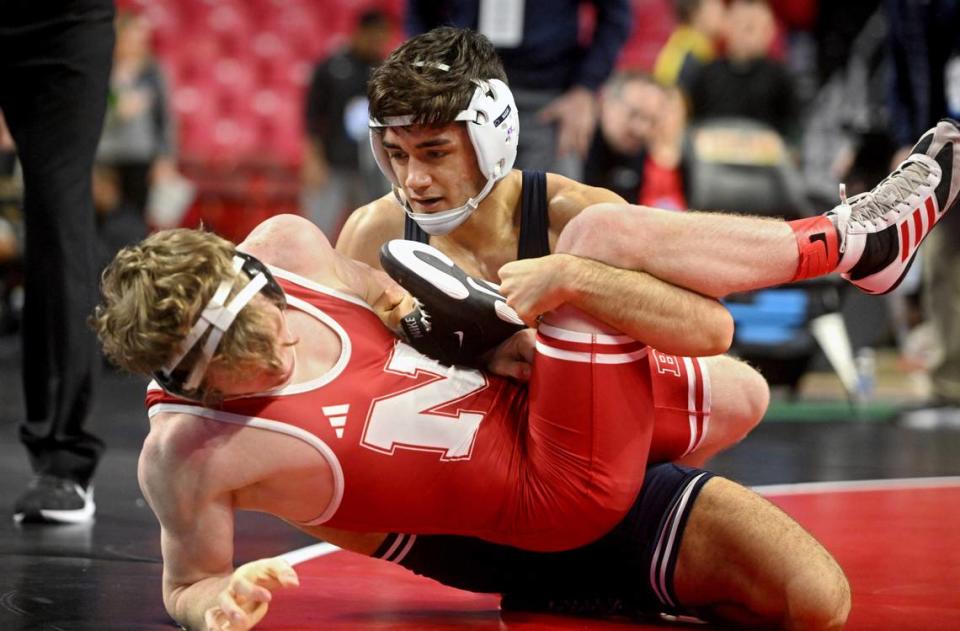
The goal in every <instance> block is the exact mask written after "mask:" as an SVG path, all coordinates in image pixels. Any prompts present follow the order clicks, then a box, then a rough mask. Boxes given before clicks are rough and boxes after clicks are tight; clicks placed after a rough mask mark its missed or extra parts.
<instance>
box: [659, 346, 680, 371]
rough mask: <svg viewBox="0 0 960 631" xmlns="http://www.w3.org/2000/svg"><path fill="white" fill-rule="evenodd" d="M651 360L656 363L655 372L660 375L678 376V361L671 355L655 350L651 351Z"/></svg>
mask: <svg viewBox="0 0 960 631" xmlns="http://www.w3.org/2000/svg"><path fill="white" fill-rule="evenodd" d="M653 361H654V362H655V363H656V364H657V372H658V373H660V374H661V375H668V374H669V375H673V376H674V377H679V376H680V363H679V362H678V361H677V358H676V357H674V356H673V355H667V354H666V353H661V352H660V351H657V350H655V351H653Z"/></svg>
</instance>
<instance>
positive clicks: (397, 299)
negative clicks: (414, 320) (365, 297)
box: [372, 281, 416, 333]
mask: <svg viewBox="0 0 960 631" xmlns="http://www.w3.org/2000/svg"><path fill="white" fill-rule="evenodd" d="M391 283H392V284H391V285H389V286H387V287H386V288H385V289H384V290H383V293H382V294H380V297H379V298H377V300H376V302H374V303H373V305H372V307H373V310H374V312H375V313H376V314H377V315H378V316H379V317H380V320H382V321H383V323H384V324H385V325H386V326H387V328H389V329H390V330H391V331H393V332H395V333H396V332H399V331H400V320H402V319H403V317H404V316H406V315H407V314H409V313H410V312H411V311H413V310H414V308H415V307H416V302H415V301H414V298H413V296H412V295H411V294H410V292H409V291H407V290H406V289H404V288H403V287H401V286H400V285H399V284H397V283H395V282H393V281H391Z"/></svg>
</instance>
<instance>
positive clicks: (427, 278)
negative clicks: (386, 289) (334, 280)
mask: <svg viewBox="0 0 960 631" xmlns="http://www.w3.org/2000/svg"><path fill="white" fill-rule="evenodd" d="M380 266H381V267H382V268H383V271H385V272H386V273H387V274H388V275H389V276H390V277H391V278H393V280H395V281H397V282H398V283H399V284H400V286H401V287H403V288H404V289H406V290H407V291H409V292H410V293H411V294H412V295H413V297H414V298H416V300H417V308H416V309H414V311H413V312H412V313H410V314H409V315H407V316H406V317H404V318H403V320H402V321H401V329H402V334H403V337H404V341H405V342H407V343H408V344H410V345H411V346H413V347H414V348H415V349H417V350H418V351H420V352H421V353H423V354H424V355H427V356H429V357H432V358H434V359H438V360H440V361H441V362H443V363H445V364H450V365H453V364H465V365H475V364H476V363H477V361H478V360H479V359H480V357H481V355H483V354H484V353H486V352H487V351H489V350H491V349H493V348H495V347H496V346H497V345H499V344H500V343H501V342H503V341H504V340H506V339H507V338H509V337H510V336H511V335H513V334H514V333H516V332H517V331H520V330H522V329H523V328H525V326H524V324H523V321H522V320H521V319H520V317H519V316H517V313H516V312H515V311H514V310H513V309H511V308H510V307H508V306H507V302H506V299H505V298H504V297H503V295H502V294H501V293H500V287H499V286H498V285H496V284H494V283H491V282H488V281H486V280H483V279H478V278H474V277H472V276H470V275H468V274H467V273H466V272H464V271H463V270H462V269H460V267H458V266H457V265H456V264H455V263H454V262H453V261H452V260H450V258H449V257H448V256H447V255H446V254H444V253H443V252H441V251H440V250H438V249H436V248H434V247H433V246H430V245H427V244H425V243H419V242H417V241H404V240H402V239H394V240H393V241H388V242H387V243H385V244H384V245H383V247H381V248H380Z"/></svg>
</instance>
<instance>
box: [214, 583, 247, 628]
mask: <svg viewBox="0 0 960 631" xmlns="http://www.w3.org/2000/svg"><path fill="white" fill-rule="evenodd" d="M217 606H218V607H219V608H220V609H221V611H222V612H223V614H224V615H225V616H226V617H227V619H228V622H229V623H231V624H234V623H240V622H242V621H243V620H245V619H246V617H247V614H246V612H245V611H244V610H243V608H242V607H241V606H240V603H239V602H237V597H236V596H235V595H234V592H233V590H232V589H225V590H223V591H222V592H220V594H218V595H217Z"/></svg>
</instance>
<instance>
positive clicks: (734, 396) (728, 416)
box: [679, 355, 770, 467]
mask: <svg viewBox="0 0 960 631" xmlns="http://www.w3.org/2000/svg"><path fill="white" fill-rule="evenodd" d="M701 362H702V363H703V364H704V365H705V366H706V368H707V371H708V372H709V378H710V398H711V404H710V421H709V424H708V425H707V431H706V435H705V436H704V438H703V442H702V443H701V444H700V445H699V446H698V447H697V449H696V450H695V451H692V452H690V453H689V454H687V455H686V456H684V457H683V458H681V459H680V460H679V462H680V464H684V465H687V466H688V467H703V465H704V463H706V462H707V461H708V460H709V459H710V458H712V457H714V456H715V455H717V454H718V453H720V452H721V451H724V450H726V449H729V448H730V447H732V446H733V445H735V444H737V443H738V442H740V441H741V440H743V438H744V437H745V436H746V435H747V434H749V433H750V432H751V431H752V430H753V428H754V427H756V426H757V424H758V423H760V420H761V419H762V418H763V415H764V413H765V412H766V411H767V405H768V404H769V402H770V388H769V386H768V385H767V381H766V379H764V378H763V375H761V374H760V373H758V372H757V371H756V370H754V369H753V368H751V367H750V366H748V365H747V364H746V363H744V362H742V361H740V360H737V359H733V358H732V357H728V356H726V355H719V356H716V357H708V358H704V359H702V360H701Z"/></svg>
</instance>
